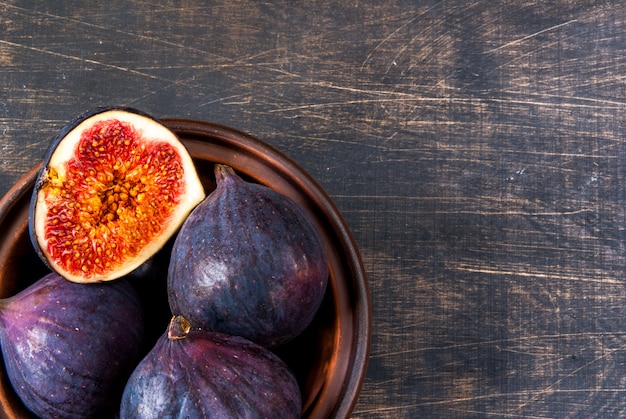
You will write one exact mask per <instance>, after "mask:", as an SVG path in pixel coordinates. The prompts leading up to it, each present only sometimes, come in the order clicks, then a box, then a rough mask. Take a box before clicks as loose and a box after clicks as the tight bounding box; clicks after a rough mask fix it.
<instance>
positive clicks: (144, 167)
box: [29, 107, 205, 283]
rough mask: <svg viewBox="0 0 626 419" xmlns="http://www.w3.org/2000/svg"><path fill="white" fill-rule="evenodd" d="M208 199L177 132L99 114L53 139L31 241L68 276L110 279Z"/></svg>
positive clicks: (127, 111) (129, 114) (150, 251)
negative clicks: (205, 198)
mask: <svg viewBox="0 0 626 419" xmlns="http://www.w3.org/2000/svg"><path fill="white" fill-rule="evenodd" d="M204 197H205V193H204V188H203V186H202V184H201V182H200V179H199V177H198V175H197V173H196V170H195V167H194V164H193V161H192V159H191V157H190V155H189V153H188V151H187V149H186V148H185V147H184V145H183V144H182V143H181V142H180V140H179V139H178V138H177V137H176V135H175V134H174V133H173V132H172V131H170V130H169V129H168V128H167V127H165V126H164V125H163V124H161V123H160V122H159V121H157V120H156V119H154V118H152V117H150V116H149V115H147V114H145V113H143V112H140V111H138V110H136V109H132V108H125V107H107V108H97V109H94V110H90V111H88V112H86V113H84V114H82V115H79V116H77V117H76V118H74V119H73V120H72V121H70V122H69V123H68V124H67V125H66V126H65V127H63V129H61V131H60V132H59V134H58V135H57V136H56V137H55V138H54V139H53V140H52V143H51V144H50V147H49V149H48V151H47V153H46V155H45V157H44V164H43V165H42V168H41V170H40V172H39V174H38V176H37V178H36V182H35V187H34V190H33V196H32V199H31V203H30V210H29V232H30V237H31V241H32V242H33V245H34V247H35V250H36V251H37V253H38V254H39V256H40V257H41V258H42V260H43V261H44V262H45V263H46V264H47V265H48V266H49V267H50V268H51V269H52V270H54V271H55V272H57V273H58V274H60V275H61V276H63V277H64V278H66V279H68V280H70V281H73V282H83V283H84V282H99V281H108V280H113V279H116V278H119V277H121V276H124V275H125V274H127V273H129V272H132V271H133V270H134V269H135V268H137V267H139V266H140V265H141V264H142V263H144V262H145V261H146V260H148V259H149V258H150V257H151V256H152V255H154V254H155V253H156V252H157V251H158V250H159V249H160V248H161V247H162V246H163V245H164V244H165V243H166V242H167V240H168V239H169V238H170V237H172V236H173V235H174V234H175V232H176V231H177V230H178V228H179V227H180V225H181V224H182V222H183V220H184V219H185V217H187V215H188V214H189V212H190V211H191V210H192V209H193V208H194V207H195V206H196V205H197V204H198V203H199V202H201V201H202V200H203V199H204Z"/></svg>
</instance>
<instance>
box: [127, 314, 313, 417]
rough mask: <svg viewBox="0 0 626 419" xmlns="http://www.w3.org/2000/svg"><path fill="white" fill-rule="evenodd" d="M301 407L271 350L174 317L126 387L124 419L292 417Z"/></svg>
mask: <svg viewBox="0 0 626 419" xmlns="http://www.w3.org/2000/svg"><path fill="white" fill-rule="evenodd" d="M301 404H302V399H301V393H300V389H299V387H298V383H297V381H296V379H295V377H294V375H293V374H292V372H291V370H290V369H289V368H288V367H287V365H286V364H285V363H284V362H283V361H282V360H281V359H280V358H278V357H277V356H276V355H275V354H273V353H272V352H270V351H269V350H268V349H266V348H264V347H262V346H260V345H257V344H255V343H253V342H250V341H248V340H247V339H244V338H242V337H238V336H231V335H226V334H222V333H217V332H209V331H196V330H190V324H189V322H188V321H187V319H185V317H184V316H174V317H172V320H171V321H170V324H169V326H168V329H167V332H166V333H164V334H163V335H162V336H161V338H160V339H159V340H158V341H157V343H156V345H155V346H154V348H153V349H152V350H151V351H150V352H149V353H148V354H147V355H146V357H145V358H144V359H143V360H142V361H141V362H140V363H139V365H138V366H137V368H136V369H135V370H134V372H133V373H132V375H131V377H130V378H129V380H128V382H127V383H126V387H125V389H124V393H123V396H122V402H121V406H120V418H121V419H125V418H129V419H142V418H146V419H147V418H150V419H152V418H169V419H174V418H219V419H222V418H278V417H280V418H285V419H287V418H299V417H300V410H301Z"/></svg>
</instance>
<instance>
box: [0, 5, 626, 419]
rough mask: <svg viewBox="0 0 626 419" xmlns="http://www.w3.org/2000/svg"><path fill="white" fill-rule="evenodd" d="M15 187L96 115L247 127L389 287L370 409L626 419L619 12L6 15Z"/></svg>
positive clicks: (360, 408)
mask: <svg viewBox="0 0 626 419" xmlns="http://www.w3.org/2000/svg"><path fill="white" fill-rule="evenodd" d="M0 13H1V15H2V16H3V18H2V20H1V21H0V74H2V76H1V77H0V92H1V95H0V150H1V151H0V153H1V154H0V155H1V157H0V193H2V194H4V193H5V192H6V191H7V190H8V188H9V187H10V186H11V184H12V183H14V182H15V181H16V180H17V179H18V178H19V176H21V175H22V174H23V173H25V172H26V171H27V170H28V169H29V168H30V167H31V166H32V165H33V164H34V161H36V160H38V159H40V158H41V156H42V155H43V152H44V150H45V148H46V146H47V144H48V141H49V138H50V137H51V136H52V135H54V134H55V133H56V131H57V130H58V129H59V128H60V126H61V125H62V124H63V123H65V121H66V120H68V119H69V118H70V117H71V116H73V115H75V114H76V113H78V112H80V111H82V110H84V109H86V108H90V107H93V106H96V105H100V104H107V103H119V104H126V105H131V106H135V107H139V108H141V109H144V110H146V111H148V112H151V113H153V114H155V115H159V116H175V117H192V118H199V119H205V120H210V121H213V122H219V123H222V124H226V125H230V126H233V127H236V128H238V129H241V130H244V131H248V132H250V133H252V134H254V135H256V136H258V137H260V138H262V139H264V140H265V141H267V142H269V143H271V144H273V145H275V146H276V147H278V148H279V149H281V150H283V151H284V152H286V153H287V154H289V155H290V156H291V157H293V158H294V159H295V160H296V161H297V162H298V163H299V164H301V165H302V166H303V167H304V168H305V169H306V170H308V171H309V172H310V173H311V174H312V175H313V176H314V177H315V178H316V179H317V180H318V181H319V182H320V183H321V184H322V185H323V186H324V188H325V189H326V190H327V191H328V192H329V194H330V195H331V196H332V198H333V199H334V200H335V202H336V203H337V205H338V206H339V207H340V209H341V211H342V212H343V214H344V215H345V217H346V219H347V221H348V223H349V225H350V227H351V228H352V231H353V233H354V236H355V238H356V241H357V243H358V244H359V246H360V248H361V251H362V254H363V259H364V263H365V265H366V268H367V271H368V275H369V280H370V284H371V293H372V303H373V323H374V329H373V340H372V353H371V361H370V367H369V370H368V375H367V378H366V381H365V384H364V387H363V390H362V393H361V397H360V399H359V402H358V404H357V405H356V407H355V410H354V415H353V416H354V417H355V418H398V417H405V418H414V417H422V416H423V417H445V418H451V417H458V418H473V417H510V418H515V417H520V418H521V417H534V418H547V417H581V418H582V417H584V418H591V417H618V416H623V415H626V408H625V407H624V404H623V402H622V400H623V395H624V391H625V390H624V389H625V388H626V387H625V385H624V384H625V381H626V352H625V351H624V348H625V347H626V346H625V338H626V324H625V319H626V313H625V307H624V306H625V304H624V303H625V298H626V292H625V290H624V273H625V272H624V266H625V263H626V258H625V254H624V252H625V248H624V243H625V239H626V230H625V227H624V226H625V221H626V220H625V217H626V212H625V211H624V209H623V208H624V202H625V200H626V190H625V188H624V186H623V185H624V182H625V180H626V163H625V162H626V160H625V158H626V145H625V144H624V141H623V131H624V127H625V122H626V121H625V120H624V115H625V110H626V109H625V108H626V84H625V83H624V80H625V78H626V58H625V57H626V51H625V50H626V42H625V41H626V26H625V25H626V24H625V23H624V22H626V8H625V7H624V6H623V5H622V4H621V2H618V1H574V0H556V1H551V2H519V3H516V2H507V1H485V0H481V1H473V2H469V1H425V0H421V1H408V0H407V1H402V0H394V1H386V2H370V1H349V2H338V1H313V2H305V3H298V2H290V1H277V2H257V1H242V0H238V1H234V2H228V1H216V2H210V3H208V4H205V2H199V1H193V0H187V1H166V2H148V1H129V2H122V1H119V0H112V1H109V2H105V3H102V4H100V5H78V4H71V3H69V2H68V3H63V2H60V3H59V2H35V1H19V2H18V1H15V0H13V1H0Z"/></svg>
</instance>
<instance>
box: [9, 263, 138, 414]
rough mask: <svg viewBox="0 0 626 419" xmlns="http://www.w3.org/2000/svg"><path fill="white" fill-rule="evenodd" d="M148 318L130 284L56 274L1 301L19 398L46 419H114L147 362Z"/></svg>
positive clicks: (11, 377)
mask: <svg viewBox="0 0 626 419" xmlns="http://www.w3.org/2000/svg"><path fill="white" fill-rule="evenodd" d="M142 316H143V313H142V308H141V305H140V302H139V299H138V296H137V294H136V292H135V290H134V289H133V288H132V287H131V286H130V284H129V283H128V282H127V281H126V280H119V281H114V282H111V283H102V284H76V283H73V282H70V281H67V280H65V279H64V278H63V277H61V276H59V275H58V274H56V273H50V274H48V275H45V276H44V277H43V278H41V279H40V280H39V281H37V282H35V283H34V284H33V285H31V286H30V287H28V288H26V289H24V290H23V291H21V292H20V293H18V294H16V295H14V296H12V297H9V298H6V299H3V300H0V346H1V349H2V355H3V358H4V364H5V366H6V371H7V376H8V377H9V380H10V382H11V384H12V386H13V388H14V390H15V392H16V394H17V395H18V397H19V398H20V399H21V400H22V402H23V403H24V405H25V406H26V407H27V408H28V409H29V410H31V411H32V412H33V413H35V414H36V415H37V416H39V417H41V418H64V419H66V418H67V419H70V418H90V417H102V416H101V415H102V414H103V413H104V412H114V411H115V410H117V408H118V403H119V401H120V398H121V393H122V389H123V387H124V384H125V382H126V380H127V379H128V377H129V376H130V374H131V373H132V371H133V369H134V367H135V366H136V365H137V362H139V360H140V359H141V355H142V353H141V345H142V339H143V327H144V326H143V317H142Z"/></svg>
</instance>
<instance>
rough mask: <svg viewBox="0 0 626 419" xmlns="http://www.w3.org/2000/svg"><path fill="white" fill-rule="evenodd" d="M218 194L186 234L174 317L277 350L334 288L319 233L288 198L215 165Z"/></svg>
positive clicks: (176, 262)
mask: <svg viewBox="0 0 626 419" xmlns="http://www.w3.org/2000/svg"><path fill="white" fill-rule="evenodd" d="M215 176H216V183H217V186H216V189H215V190H214V191H213V192H212V193H211V194H210V195H209V196H208V197H207V198H206V199H205V200H204V201H203V202H201V203H200V204H199V205H198V206H197V207H196V208H195V209H194V210H193V211H192V213H191V214H190V215H189V217H188V218H187V219H186V220H185V222H184V223H183V226H182V227H181V230H180V231H179V233H178V235H177V237H176V241H175V242H174V247H173V249H172V256H171V260H170V266H169V271H168V296H169V303H170V308H171V310H172V313H174V314H182V315H184V316H185V317H187V318H188V319H189V321H190V323H191V324H192V325H193V327H194V328H201V329H207V330H213V331H218V332H223V333H228V334H231V335H237V336H243V337H245V338H247V339H249V340H252V341H254V342H256V343H259V344H261V345H263V346H266V347H269V348H274V347H277V346H279V345H281V344H283V343H285V342H287V341H289V340H291V339H292V338H294V337H295V336H297V335H298V334H300V333H301V332H302V331H303V330H304V329H305V328H306V327H307V326H308V325H309V323H310V322H311V320H312V319H313V317H314V315H315V313H316V312H317V310H318V308H319V306H320V304H321V301H322V298H323V296H324V292H325V289H326V284H327V281H328V262H327V259H326V256H325V253H324V248H323V245H322V241H321V238H320V234H319V232H318V231H317V229H316V227H315V225H314V224H313V222H312V220H311V218H310V217H309V216H308V214H307V213H306V212H305V211H304V210H303V209H302V208H301V207H300V206H299V205H298V204H296V203H295V202H294V201H292V200H291V199H289V198H288V197H286V196H284V195H282V194H280V193H278V192H276V191H274V190H272V189H270V188H268V187H266V186H263V185H260V184H256V183H252V182H248V181H245V180H243V179H242V178H241V177H239V176H238V175H237V174H236V173H235V172H234V170H233V169H232V168H230V167H228V166H224V165H219V164H218V165H215Z"/></svg>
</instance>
